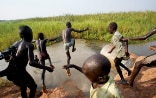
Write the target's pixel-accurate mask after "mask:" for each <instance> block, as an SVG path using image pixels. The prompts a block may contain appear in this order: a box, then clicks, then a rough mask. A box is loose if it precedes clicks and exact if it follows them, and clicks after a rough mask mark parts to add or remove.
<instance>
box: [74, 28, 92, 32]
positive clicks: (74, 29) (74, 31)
mask: <svg viewBox="0 0 156 98" xmlns="http://www.w3.org/2000/svg"><path fill="white" fill-rule="evenodd" d="M87 30H89V28H86V29H84V30H76V29H74V28H72V31H74V32H78V33H81V32H84V31H87Z"/></svg>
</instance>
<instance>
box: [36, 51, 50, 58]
mask: <svg viewBox="0 0 156 98" xmlns="http://www.w3.org/2000/svg"><path fill="white" fill-rule="evenodd" d="M38 58H39V60H46V59H49V54H48V53H47V52H41V53H40V54H39V56H38Z"/></svg>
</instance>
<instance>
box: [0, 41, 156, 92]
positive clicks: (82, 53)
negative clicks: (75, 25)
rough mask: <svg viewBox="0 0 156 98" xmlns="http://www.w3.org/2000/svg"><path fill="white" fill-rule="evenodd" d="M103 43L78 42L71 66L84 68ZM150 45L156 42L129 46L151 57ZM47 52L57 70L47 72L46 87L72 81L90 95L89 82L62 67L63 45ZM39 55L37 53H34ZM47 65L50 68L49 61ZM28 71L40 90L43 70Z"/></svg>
mask: <svg viewBox="0 0 156 98" xmlns="http://www.w3.org/2000/svg"><path fill="white" fill-rule="evenodd" d="M106 44H107V43H104V42H102V41H97V40H96V41H95V40H93V41H87V40H84V39H77V40H76V51H75V52H71V64H75V65H78V66H82V65H83V62H84V61H85V60H86V59H87V58H88V57H89V56H91V55H93V54H95V53H98V52H100V50H101V48H102V47H103V46H104V45H106ZM150 45H156V41H153V42H149V43H145V44H135V45H129V51H131V52H134V53H135V54H137V55H149V54H152V53H154V51H150V50H148V47H149V46H150ZM47 51H48V53H49V55H50V57H51V60H52V63H53V65H54V66H55V70H54V72H52V73H49V72H46V78H45V79H46V81H45V82H46V86H47V87H48V88H51V87H52V88H54V87H57V86H58V85H61V84H62V83H64V82H65V81H66V80H72V81H73V82H74V83H75V84H76V85H77V86H78V87H79V88H80V89H81V90H83V91H84V92H86V94H87V95H88V93H89V89H90V84H91V83H90V82H89V80H88V79H87V78H86V77H85V76H84V75H83V74H81V73H80V72H79V71H77V70H75V69H71V76H70V77H68V76H67V75H66V71H65V70H64V69H62V66H63V65H65V64H66V59H67V58H66V53H65V51H64V48H63V43H62V42H59V43H56V44H53V45H51V46H48V47H47ZM34 53H35V54H37V51H36V50H35V51H34ZM7 65H8V63H6V62H5V61H4V60H1V61H0V70H3V69H5V68H6V67H7ZM46 65H47V66H49V63H48V60H47V61H46ZM27 71H28V72H30V74H31V75H32V76H33V78H34V80H35V81H36V83H37V85H38V88H41V85H42V81H41V73H42V70H41V69H37V68H33V67H30V66H28V67H27Z"/></svg>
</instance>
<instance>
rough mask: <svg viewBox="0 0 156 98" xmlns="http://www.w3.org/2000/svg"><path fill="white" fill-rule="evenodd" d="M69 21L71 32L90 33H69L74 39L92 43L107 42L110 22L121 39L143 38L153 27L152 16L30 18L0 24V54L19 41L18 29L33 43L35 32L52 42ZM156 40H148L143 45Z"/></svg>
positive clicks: (155, 19)
mask: <svg viewBox="0 0 156 98" xmlns="http://www.w3.org/2000/svg"><path fill="white" fill-rule="evenodd" d="M67 21H70V22H71V23H72V26H73V28H76V29H83V28H85V27H89V28H90V30H89V31H87V32H84V33H80V34H78V33H73V36H74V37H75V38H83V39H96V40H103V41H105V42H108V41H110V40H111V36H112V35H110V34H109V33H108V31H107V26H108V24H109V23H110V22H112V21H115V22H117V23H118V31H120V32H121V33H122V34H123V35H124V36H125V37H135V36H139V35H144V34H145V33H147V32H148V31H149V30H151V29H152V28H154V27H156V12H154V11H146V12H120V13H107V14H103V13H99V14H88V15H64V16H56V17H47V18H30V19H22V20H9V21H0V45H1V46H0V51H2V50H4V49H5V48H7V47H9V46H10V45H11V44H12V43H13V42H15V41H16V40H19V35H18V27H19V26H21V25H28V26H30V27H31V28H32V30H33V35H34V39H36V37H37V33H38V32H43V33H44V34H45V37H46V38H53V37H56V36H59V35H61V32H62V29H64V28H65V23H66V22H67ZM152 40H156V37H154V36H152V37H151V38H149V39H148V40H147V41H152Z"/></svg>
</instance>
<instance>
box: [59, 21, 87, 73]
mask: <svg viewBox="0 0 156 98" xmlns="http://www.w3.org/2000/svg"><path fill="white" fill-rule="evenodd" d="M66 27H67V28H66V29H64V30H63V31H62V39H63V43H64V48H65V51H66V55H67V65H68V64H70V59H71V56H70V52H69V48H70V47H71V46H72V52H74V51H76V48H75V39H74V38H72V37H71V33H72V31H74V32H78V33H81V32H84V31H87V30H88V28H86V29H84V30H76V29H74V28H72V25H71V23H70V22H67V23H66ZM67 74H68V76H70V75H71V74H70V70H69V69H67Z"/></svg>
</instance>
